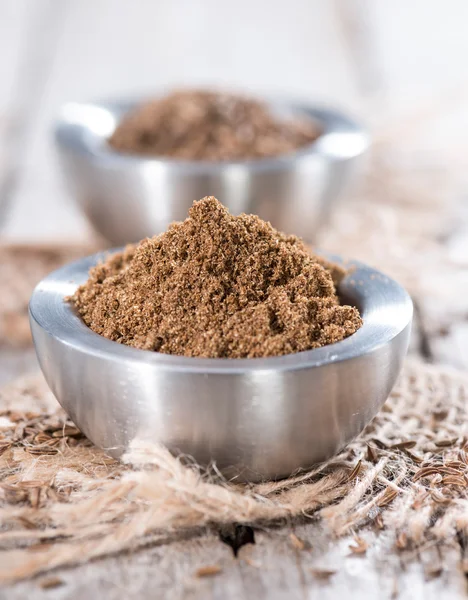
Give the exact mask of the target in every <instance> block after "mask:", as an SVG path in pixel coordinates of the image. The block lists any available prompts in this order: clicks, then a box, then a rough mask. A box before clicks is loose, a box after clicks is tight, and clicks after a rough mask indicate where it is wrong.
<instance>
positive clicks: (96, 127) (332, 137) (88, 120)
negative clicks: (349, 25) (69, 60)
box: [54, 94, 370, 174]
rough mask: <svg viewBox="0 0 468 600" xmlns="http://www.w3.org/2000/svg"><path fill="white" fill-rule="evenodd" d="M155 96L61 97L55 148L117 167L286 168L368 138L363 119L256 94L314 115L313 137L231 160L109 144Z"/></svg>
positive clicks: (334, 155) (278, 106) (360, 145)
mask: <svg viewBox="0 0 468 600" xmlns="http://www.w3.org/2000/svg"><path fill="white" fill-rule="evenodd" d="M157 96H158V95H157V94H154V95H152V96H140V97H136V96H134V97H133V98H131V97H130V98H124V97H121V98H114V99H110V100H100V101H99V100H97V101H90V102H68V103H65V104H64V105H63V106H62V107H61V109H60V111H59V114H58V117H57V118H56V121H55V126H54V138H55V142H56V144H57V145H58V147H59V148H61V149H63V150H67V151H70V152H72V153H73V154H76V155H78V156H81V157H85V158H87V159H89V160H91V161H93V162H96V163H98V164H99V165H100V166H102V167H108V168H109V167H116V168H120V169H122V168H125V167H128V168H132V167H136V166H141V165H145V166H148V167H151V168H158V167H161V166H164V167H165V168H170V169H172V170H175V171H184V172H187V171H188V172H193V173H199V172H203V173H210V174H216V173H219V172H220V171H226V170H231V169H233V170H235V169H248V170H249V171H270V170H281V169H288V168H290V167H291V166H292V165H296V164H297V163H301V162H302V161H307V160H309V159H310V157H311V156H314V157H316V156H321V157H323V158H326V159H329V160H347V159H351V158H354V157H356V156H358V155H360V154H362V153H363V152H364V151H365V150H366V149H367V148H368V147H369V144H370V139H369V135H368V132H367V130H366V129H365V128H364V127H363V125H362V124H361V123H359V122H358V121H357V120H355V119H353V118H351V117H350V116H348V115H347V114H346V113H344V112H341V111H340V110H337V109H334V108H332V107H329V106H326V105H320V104H313V103H307V102H304V101H290V100H285V99H281V98H271V97H263V98H260V99H261V100H263V101H264V102H266V103H267V104H268V105H270V106H271V107H272V108H273V109H274V110H283V111H284V110H286V111H288V112H289V113H291V114H302V115H306V116H308V117H310V118H311V119H312V120H314V121H316V122H317V123H318V125H319V128H320V130H321V133H320V135H319V136H318V138H317V139H316V140H314V141H313V142H312V143H311V144H309V145H307V146H304V147H303V148H300V149H299V150H297V151H296V152H293V153H290V154H283V155H280V156H276V157H273V158H260V159H247V160H237V161H207V160H200V161H189V160H180V159H172V158H167V157H153V156H146V155H138V154H131V153H125V152H119V151H116V150H113V149H112V148H111V147H110V146H109V145H108V143H107V140H108V138H109V136H110V135H111V134H112V133H113V131H114V130H115V127H116V126H117V123H118V121H119V120H120V119H121V118H122V116H123V115H124V114H125V113H127V112H128V111H129V110H131V109H133V108H135V107H136V106H137V105H138V104H141V103H142V102H144V101H145V100H148V99H154V98H157Z"/></svg>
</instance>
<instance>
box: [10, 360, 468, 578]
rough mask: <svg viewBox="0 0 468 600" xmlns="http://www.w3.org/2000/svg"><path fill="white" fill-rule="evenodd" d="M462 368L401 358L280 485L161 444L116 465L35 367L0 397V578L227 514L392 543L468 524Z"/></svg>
mask: <svg viewBox="0 0 468 600" xmlns="http://www.w3.org/2000/svg"><path fill="white" fill-rule="evenodd" d="M467 404H468V377H467V376H465V375H463V374H460V373H458V372H456V371H452V370H450V369H444V368H441V367H434V366H427V365H423V364H421V363H418V362H410V363H409V364H407V366H406V367H405V369H404V372H403V374H402V376H401V378H400V381H399V383H398V385H397V387H396V388H395V390H394V391H393V393H392V395H391V397H390V399H389V400H388V402H387V403H386V405H385V406H384V408H383V410H382V411H381V412H380V413H379V415H378V416H377V417H376V418H375V419H374V421H373V422H372V423H371V424H370V425H369V426H368V427H367V428H366V430H365V431H364V433H363V434H362V435H361V436H360V437H359V438H358V439H356V440H355V441H354V442H352V443H351V444H350V445H349V446H348V447H347V448H346V449H345V450H344V451H343V452H342V453H341V454H339V455H338V456H336V457H335V458H333V459H332V460H331V461H329V462H327V463H325V464H324V465H321V466H319V467H317V468H316V469H313V470H311V471H310V472H307V473H302V474H300V475H296V476H294V477H291V478H289V479H285V480H283V481H277V482H267V483H261V484H256V485H241V484H232V483H229V482H226V481H223V480H221V479H219V478H218V479H214V478H213V476H212V475H209V474H207V473H203V472H202V471H201V469H199V468H197V467H196V466H195V465H193V464H192V465H189V466H187V464H186V463H184V462H183V461H182V460H180V459H178V458H176V457H173V456H172V455H171V454H170V453H169V452H168V451H167V450H166V449H164V448H162V447H159V446H150V445H146V446H139V447H134V448H131V449H130V450H129V452H128V453H127V455H126V456H125V458H124V461H123V462H122V463H119V462H117V461H115V460H113V459H111V458H109V457H107V456H106V455H105V454H104V452H102V451H100V450H98V449H97V448H95V447H94V446H93V445H92V444H91V443H90V442H89V441H88V440H86V438H84V436H82V435H81V434H80V432H79V431H78V429H77V428H76V427H75V426H74V425H73V423H71V422H70V421H69V420H68V418H67V417H66V415H65V414H64V413H63V412H62V411H61V410H60V409H58V408H57V405H56V402H55V400H54V399H53V397H52V395H51V393H50V391H49V390H48V389H47V387H46V386H45V383H44V382H43V380H42V378H41V377H40V376H34V377H31V378H26V379H22V380H20V381H17V382H15V383H13V384H10V385H9V386H7V387H5V388H4V389H3V390H1V392H0V405H1V406H2V413H1V415H0V433H1V436H0V481H1V484H0V523H1V524H2V525H1V528H0V583H4V582H7V581H15V580H19V579H22V578H26V577H29V576H32V575H34V574H37V573H40V572H43V571H46V570H49V569H52V568H54V567H58V566H63V565H71V564H76V563H79V562H83V561H86V560H89V559H91V558H96V557H99V556H104V555H108V554H113V553H117V552H120V551H123V550H127V549H134V548H136V547H138V546H140V545H142V544H145V543H148V541H151V542H152V543H154V542H155V541H161V540H167V539H170V537H171V536H174V534H176V533H177V532H181V531H186V530H193V529H197V528H202V527H206V526H209V525H211V526H213V525H222V524H225V523H232V522H237V523H246V524H256V523H257V524H260V523H261V524H265V523H268V522H278V521H281V520H284V519H291V518H295V517H300V518H308V517H310V516H312V515H314V516H315V517H319V518H321V519H322V520H323V521H324V523H325V525H326V526H327V527H328V528H329V529H330V531H331V533H332V534H334V535H343V534H347V533H350V532H356V531H358V530H359V529H360V528H362V527H364V526H367V527H369V526H370V527H375V528H376V529H377V530H378V529H386V530H390V531H392V532H394V533H396V534H399V538H398V539H399V543H400V545H401V544H402V543H403V542H402V540H404V543H405V544H406V545H415V546H417V545H420V544H422V543H425V542H427V541H428V540H431V539H432V540H437V541H438V542H444V541H449V540H450V539H451V538H452V537H453V535H454V534H455V532H456V531H464V530H465V529H467V527H468V493H467V489H468V488H467V486H468V458H467V456H466V450H467V440H468V431H467V429H468V418H467V414H466V413H467Z"/></svg>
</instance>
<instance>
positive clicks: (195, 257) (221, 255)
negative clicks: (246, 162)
mask: <svg viewBox="0 0 468 600" xmlns="http://www.w3.org/2000/svg"><path fill="white" fill-rule="evenodd" d="M340 276H342V271H341V270H340V268H339V267H336V266H333V265H330V264H327V263H325V262H324V261H323V260H322V259H320V258H319V257H317V256H314V255H312V254H311V253H310V252H309V250H308V248H307V247H306V246H305V244H304V243H303V242H302V241H301V240H300V239H299V238H297V237H294V236H286V235H284V234H282V233H280V232H278V231H276V230H275V229H273V227H272V226H271V225H270V224H269V223H265V222H264V221H262V220H261V219H259V218H258V217H257V216H253V215H245V214H243V215H240V216H238V217H234V216H232V215H230V214H229V212H228V211H227V209H226V208H224V207H223V206H222V205H221V204H220V203H219V202H218V200H216V198H213V197H212V196H211V197H206V198H203V199H202V200H200V201H198V202H194V204H193V206H192V208H191V209H190V212H189V218H188V219H186V220H185V221H184V222H183V223H173V224H172V225H171V226H170V227H169V229H168V231H167V232H165V233H163V234H161V235H158V236H155V237H153V238H151V239H146V240H143V241H142V242H141V243H140V244H139V245H138V246H136V247H132V246H129V247H127V248H126V250H125V251H124V252H122V253H119V254H116V255H114V256H111V257H110V258H109V259H108V260H107V261H106V262H105V263H103V264H100V265H98V266H96V267H94V268H93V269H91V272H90V278H89V280H88V281H87V283H85V284H84V285H82V286H81V287H80V288H78V290H77V291H76V293H75V294H74V296H73V297H72V298H70V301H71V302H72V303H73V304H74V306H75V307H76V308H77V310H78V312H79V313H80V315H81V316H82V318H83V320H84V322H85V323H86V324H87V325H88V326H89V327H90V328H91V329H92V330H93V331H95V332H97V333H99V334H100V335H103V336H105V337H106V338H109V339H111V340H114V341H116V342H120V343H122V344H127V345H129V346H133V347H135V348H143V349H146V350H154V351H157V352H164V353H167V354H178V355H185V356H200V357H213V358H254V357H264V356H277V355H282V354H289V353H294V352H300V351H302V350H309V349H311V348H319V347H320V346H324V345H326V344H331V343H334V342H338V341H340V340H342V339H344V338H346V337H347V336H349V335H351V334H352V333H354V332H355V331H356V330H357V329H359V327H360V326H361V324H362V322H361V318H360V316H359V312H358V310H357V309H356V308H354V307H351V306H341V305H340V303H339V299H338V296H337V293H336V289H335V284H334V280H335V282H336V281H338V279H339V278H340Z"/></svg>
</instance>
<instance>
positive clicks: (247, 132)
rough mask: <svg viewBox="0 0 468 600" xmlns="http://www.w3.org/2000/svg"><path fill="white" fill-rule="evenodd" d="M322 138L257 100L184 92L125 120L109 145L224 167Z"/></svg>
mask: <svg viewBox="0 0 468 600" xmlns="http://www.w3.org/2000/svg"><path fill="white" fill-rule="evenodd" d="M319 135H320V131H319V129H318V127H317V125H316V124H315V123H314V122H313V121H311V120H310V119H306V118H296V119H289V120H281V119H279V118H278V117H277V116H275V115H273V114H272V113H271V112H270V111H269V110H268V107H267V106H266V105H264V104H263V103H261V102H258V101H256V100H252V99H249V98H244V97H242V96H236V95H232V94H226V93H216V92H208V91H178V92H174V93H172V94H170V95H169V96H166V97H164V98H161V99H156V100H153V101H151V102H147V103H146V104H143V105H142V106H140V107H138V108H137V109H136V110H135V111H134V112H132V113H130V114H129V115H127V116H126V117H124V118H123V120H122V122H121V123H120V125H119V126H118V127H117V129H116V130H115V132H114V134H113V135H112V136H111V138H110V139H109V144H110V145H111V146H112V147H113V148H114V149H115V150H119V151H123V152H130V153H135V154H145V155H153V156H166V157H170V158H175V159H182V160H210V161H222V160H244V159H249V158H250V159H252V158H266V157H272V156H279V155H281V154H289V153H291V152H294V151H296V150H298V149H299V148H302V147H303V146H306V145H308V144H311V143H312V142H313V141H314V140H316V139H317V137H318V136H319Z"/></svg>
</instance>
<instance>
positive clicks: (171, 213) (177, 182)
mask: <svg viewBox="0 0 468 600" xmlns="http://www.w3.org/2000/svg"><path fill="white" fill-rule="evenodd" d="M141 102H142V99H140V101H139V102H136V101H127V102H124V101H114V102H102V103H82V104H80V103H70V104H67V105H65V106H64V107H63V109H62V111H61V114H60V116H59V119H58V121H57V124H56V128H55V139H56V143H57V146H58V149H59V156H60V159H61V162H62V164H63V167H64V170H65V176H66V179H67V181H68V183H69V185H70V186H71V191H72V194H73V196H74V197H75V199H76V201H77V202H78V204H79V205H80V206H81V208H82V209H83V211H84V212H85V214H86V215H87V217H88V219H89V221H90V222H91V224H92V225H93V226H94V228H95V229H96V230H97V231H98V232H99V233H100V234H101V235H103V236H104V237H105V238H106V239H107V240H109V241H110V242H111V243H112V244H114V245H121V244H125V243H128V242H135V241H138V240H140V239H142V238H144V237H151V236H153V235H155V234H157V233H160V232H162V231H165V230H166V229H167V227H168V225H169V224H170V223H171V222H172V221H180V220H183V219H185V218H186V216H187V212H188V209H189V208H190V206H191V205H192V202H193V201H194V200H199V199H200V198H203V197H204V196H216V197H217V198H218V199H219V200H220V201H221V202H222V203H223V204H224V205H225V206H227V208H228V209H229V210H230V211H231V212H232V213H233V214H239V213H241V212H245V213H253V214H257V215H259V216H260V217H261V218H263V219H265V220H268V221H270V222H271V223H272V224H273V226H274V227H276V228H278V229H280V230H282V231H285V232H287V233H294V234H296V235H299V236H301V237H303V238H304V239H306V240H307V241H313V240H314V235H315V232H316V230H317V228H318V227H319V226H321V225H323V224H324V223H326V221H327V220H328V216H329V213H330V209H331V208H332V205H333V203H334V202H335V200H336V198H337V197H338V196H339V194H340V192H341V191H342V190H343V188H344V186H345V184H346V183H347V182H348V179H349V175H350V174H351V172H352V167H353V166H354V164H353V163H354V161H355V159H356V158H357V157H358V156H359V155H361V154H362V153H363V152H364V151H365V150H366V148H367V147H368V144H369V141H368V137H367V135H366V133H365V132H364V131H363V129H362V128H361V127H360V126H359V125H358V124H357V123H355V122H354V121H353V120H351V119H349V118H348V117H346V116H345V115H343V114H341V113H339V112H337V111H334V110H330V109H324V108H315V107H313V106H307V105H301V104H292V103H280V102H274V103H270V107H271V109H272V110H273V111H274V112H276V113H278V114H280V115H281V116H283V117H288V116H297V115H302V116H306V117H309V118H311V119H313V120H314V121H315V122H317V124H318V126H319V128H320V130H321V132H322V133H321V135H320V137H319V138H318V139H317V140H316V141H315V142H314V143H313V144H311V145H310V146H307V147H306V148H304V149H302V150H300V151H298V152H297V153H294V154H290V155H285V156H281V157H278V158H273V159H260V160H248V161H243V162H212V161H210V162H208V161H178V160H171V159H164V158H148V157H141V156H137V155H130V154H123V153H119V152H116V151H115V150H113V149H112V148H111V147H110V146H109V145H108V143H107V140H108V138H109V136H110V135H111V134H112V133H113V131H114V129H115V128H116V126H117V124H118V123H119V120H120V119H121V118H122V116H123V115H124V114H125V113H127V112H128V111H130V110H132V109H134V108H135V107H136V106H137V105H138V104H140V103H141Z"/></svg>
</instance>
